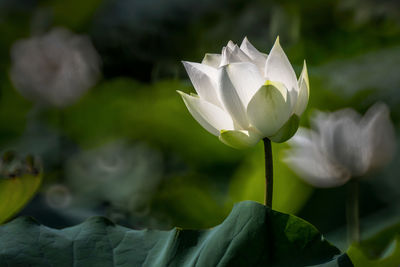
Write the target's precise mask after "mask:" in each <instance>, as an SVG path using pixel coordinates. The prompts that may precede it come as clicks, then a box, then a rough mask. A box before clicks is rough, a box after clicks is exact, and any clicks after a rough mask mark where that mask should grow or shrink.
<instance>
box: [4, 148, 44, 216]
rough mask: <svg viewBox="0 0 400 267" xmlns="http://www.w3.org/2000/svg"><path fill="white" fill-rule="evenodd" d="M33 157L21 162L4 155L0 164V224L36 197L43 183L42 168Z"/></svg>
mask: <svg viewBox="0 0 400 267" xmlns="http://www.w3.org/2000/svg"><path fill="white" fill-rule="evenodd" d="M35 165H36V164H35V162H34V159H33V158H32V157H31V156H28V157H26V159H23V160H20V159H18V158H15V156H14V155H13V153H11V152H7V153H5V154H4V156H3V159H2V160H1V163H0V166H1V167H0V168H1V170H0V171H1V174H0V224H1V223H3V222H5V221H6V220H7V219H9V218H10V217H11V216H13V215H14V214H16V213H17V212H18V211H19V210H21V209H22V208H23V207H24V206H25V205H26V204H27V203H28V201H29V200H30V199H31V198H32V197H33V196H34V195H35V193H36V191H37V190H38V189H39V186H40V184H41V181H42V174H41V173H40V167H38V166H35Z"/></svg>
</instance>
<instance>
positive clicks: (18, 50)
mask: <svg viewBox="0 0 400 267" xmlns="http://www.w3.org/2000/svg"><path fill="white" fill-rule="evenodd" d="M11 60H12V66H11V72H10V75H11V79H12V81H13V83H14V85H15V87H16V89H17V90H18V91H19V92H20V93H21V94H22V95H23V96H24V97H26V98H28V99H30V100H32V101H35V102H38V103H39V104H42V105H50V106H56V107H65V106H67V105H70V104H72V103H73V102H75V101H76V100H77V99H78V98H79V97H80V96H81V95H82V94H83V93H85V92H86V91H87V90H88V89H89V88H90V87H91V86H93V85H94V83H95V82H96V81H97V79H98V77H99V74H100V69H99V67H100V58H99V56H98V54H97V52H96V51H95V49H94V47H93V45H92V43H91V42H90V40H89V38H88V37H86V36H82V35H75V34H73V33H71V32H70V31H68V30H67V29H62V28H56V29H53V30H52V31H50V32H48V33H47V34H45V35H40V36H35V37H32V38H29V39H25V40H20V41H18V42H16V43H15V44H14V45H13V46H12V48H11Z"/></svg>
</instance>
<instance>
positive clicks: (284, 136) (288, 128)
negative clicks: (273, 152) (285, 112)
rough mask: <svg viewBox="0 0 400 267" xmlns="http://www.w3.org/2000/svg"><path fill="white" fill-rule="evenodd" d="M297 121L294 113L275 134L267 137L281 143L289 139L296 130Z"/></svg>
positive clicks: (298, 119) (297, 118) (297, 126)
mask: <svg viewBox="0 0 400 267" xmlns="http://www.w3.org/2000/svg"><path fill="white" fill-rule="evenodd" d="M299 122H300V118H299V117H298V116H297V115H296V114H293V115H292V116H291V117H290V119H289V120H288V121H287V122H286V123H285V124H284V125H283V126H282V128H280V129H279V131H278V132H277V133H276V134H274V135H273V136H271V137H269V139H270V140H271V141H273V142H275V143H283V142H285V141H287V140H289V139H290V138H292V136H293V135H294V134H295V133H296V132H297V129H298V128H299Z"/></svg>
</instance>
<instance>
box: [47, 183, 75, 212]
mask: <svg viewBox="0 0 400 267" xmlns="http://www.w3.org/2000/svg"><path fill="white" fill-rule="evenodd" d="M71 200H72V195H71V192H70V190H69V188H68V187H66V186H65V185H62V184H54V185H51V186H50V187H49V188H48V189H47V190H46V203H47V205H49V206H50V207H51V208H53V209H62V208H66V207H68V206H69V205H70V204H71Z"/></svg>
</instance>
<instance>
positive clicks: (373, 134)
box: [285, 103, 395, 187]
mask: <svg viewBox="0 0 400 267" xmlns="http://www.w3.org/2000/svg"><path fill="white" fill-rule="evenodd" d="M312 126H313V127H312V128H313V129H312V130H307V129H304V128H300V129H299V131H298V133H297V134H296V135H295V136H294V137H293V138H292V139H291V140H290V141H289V143H290V144H291V145H292V146H293V148H292V149H291V150H289V151H287V157H286V159H285V161H286V162H287V163H288V164H289V166H290V167H291V168H293V169H294V170H295V171H296V172H297V173H298V174H299V176H300V177H302V178H303V179H304V180H305V181H306V182H308V183H309V184H311V185H314V186H316V187H335V186H340V185H343V184H344V183H346V182H347V181H348V180H349V179H351V178H359V177H362V176H365V175H366V174H368V173H370V172H371V171H372V170H374V169H376V168H379V167H381V166H383V165H384V164H386V163H388V161H389V160H390V159H391V158H392V156H393V154H394V150H395V133H394V128H393V125H392V123H391V121H390V117H389V109H388V108H387V106H386V105H384V104H381V103H379V104H376V105H374V106H372V107H371V108H370V109H369V110H368V111H367V113H366V114H365V115H364V117H361V116H360V115H359V114H358V113H357V112H355V111H354V110H352V109H343V110H339V111H336V112H334V113H324V112H319V113H317V115H316V116H314V117H313V118H312Z"/></svg>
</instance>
